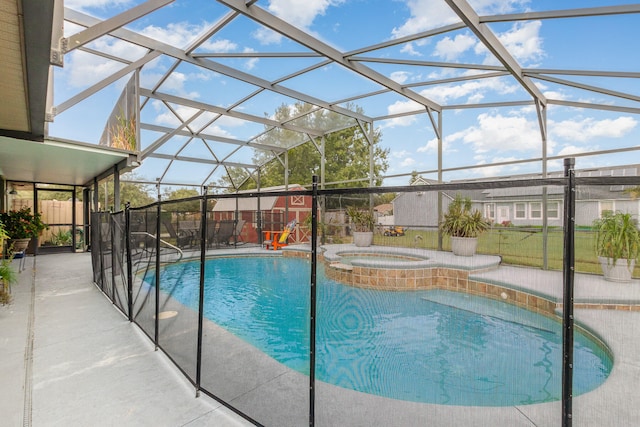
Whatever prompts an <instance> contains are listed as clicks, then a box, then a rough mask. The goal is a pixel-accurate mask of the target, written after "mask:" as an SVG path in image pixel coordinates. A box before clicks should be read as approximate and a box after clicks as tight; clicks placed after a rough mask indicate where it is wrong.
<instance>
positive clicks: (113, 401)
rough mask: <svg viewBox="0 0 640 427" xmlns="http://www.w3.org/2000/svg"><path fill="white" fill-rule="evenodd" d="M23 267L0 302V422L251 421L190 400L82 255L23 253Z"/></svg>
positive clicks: (183, 382) (188, 388)
mask: <svg viewBox="0 0 640 427" xmlns="http://www.w3.org/2000/svg"><path fill="white" fill-rule="evenodd" d="M14 264H15V265H16V268H17V260H16V261H14ZM26 267H27V268H26V270H25V271H23V272H22V273H20V281H19V283H18V284H16V285H14V286H13V289H12V296H13V302H12V304H10V305H8V306H4V307H2V306H0V360H2V363H1V364H0V378H1V379H2V381H0V395H1V396H2V398H1V399H0V425H2V426H9V427H11V426H31V425H33V426H147V425H149V426H151V425H152V426H190V427H191V426H205V425H206V426H223V427H226V426H249V425H252V424H251V423H249V422H247V421H245V420H244V419H242V418H240V417H239V416H238V415H236V414H235V413H233V412H232V411H230V410H228V409H227V408H225V407H224V406H222V405H221V404H220V403H218V402H216V401H215V400H213V399H210V398H208V397H207V396H205V395H201V396H200V397H199V398H195V389H194V387H193V385H192V384H191V383H189V382H188V380H187V379H186V378H185V377H184V376H183V375H182V374H181V373H180V372H179V371H178V370H177V369H176V368H175V367H174V365H173V364H172V363H171V362H170V361H169V360H168V359H167V357H166V356H165V355H164V354H163V353H162V352H161V351H154V346H153V344H152V343H151V342H150V340H149V339H148V338H147V337H146V336H145V335H144V334H142V333H141V332H140V330H139V328H138V327H137V326H135V325H133V324H130V323H129V322H128V321H127V320H126V319H125V318H124V317H123V316H122V315H121V314H120V313H119V312H118V311H117V310H116V309H114V307H112V305H111V304H110V303H109V301H108V300H107V299H106V298H105V297H104V295H102V293H101V292H100V291H99V290H98V289H97V288H96V287H95V286H94V285H93V284H92V277H91V259H90V254H84V253H83V254H59V255H45V256H38V257H35V258H33V257H29V258H28V259H27V260H26Z"/></svg>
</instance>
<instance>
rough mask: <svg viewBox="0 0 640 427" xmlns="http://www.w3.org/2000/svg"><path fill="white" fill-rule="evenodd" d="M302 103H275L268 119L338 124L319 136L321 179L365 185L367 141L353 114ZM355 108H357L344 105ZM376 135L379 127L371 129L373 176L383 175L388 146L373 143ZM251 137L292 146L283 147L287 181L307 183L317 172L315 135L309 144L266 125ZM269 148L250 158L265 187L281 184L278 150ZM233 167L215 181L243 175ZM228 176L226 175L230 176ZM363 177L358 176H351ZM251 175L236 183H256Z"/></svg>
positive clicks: (320, 126) (313, 126)
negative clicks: (322, 150) (322, 146)
mask: <svg viewBox="0 0 640 427" xmlns="http://www.w3.org/2000/svg"><path fill="white" fill-rule="evenodd" d="M314 108H315V107H314V106H313V105H310V104H305V103H296V104H295V105H293V106H289V105H285V104H283V105H281V106H280V107H279V108H278V109H277V110H276V112H275V114H274V117H273V118H274V119H275V120H276V121H278V122H281V123H287V122H290V123H294V124H295V125H296V126H301V127H306V128H310V129H318V130H322V131H330V130H331V129H340V130H337V131H335V132H331V133H328V134H326V135H325V158H326V164H325V180H326V181H327V182H336V181H352V182H348V183H342V184H337V185H336V186H337V187H354V186H356V187H367V186H369V180H368V176H369V143H368V141H367V139H366V137H365V135H363V133H362V130H361V128H360V126H358V125H357V123H356V122H355V120H354V119H351V118H349V117H347V116H344V115H341V114H337V113H334V112H331V111H327V110H323V109H319V110H314ZM347 108H350V109H352V110H354V111H356V112H358V113H362V108H360V107H357V106H353V105H349V106H347ZM369 126H370V124H368V123H366V124H364V126H363V127H364V131H365V132H367V133H368V132H369ZM381 138H382V134H381V132H380V130H375V131H374V133H373V173H374V175H375V176H378V175H381V174H383V173H384V172H385V171H386V170H387V168H388V166H389V165H388V162H387V156H388V154H389V150H388V149H383V148H381V147H380V146H379V145H378V143H379V142H380V140H381ZM255 142H257V143H261V144H267V145H271V146H277V147H285V148H289V147H293V148H291V149H290V150H289V154H288V157H289V158H288V166H289V183H291V184H294V183H295V184H302V185H307V184H310V183H311V180H312V176H313V175H314V174H315V175H320V167H321V158H322V156H321V154H320V152H319V151H318V148H317V147H316V144H317V145H318V146H320V144H321V138H317V139H316V140H315V144H314V143H312V142H310V141H308V140H307V137H306V135H303V134H301V133H300V132H296V131H292V130H289V129H283V128H273V129H266V132H265V133H264V134H263V135H262V136H261V137H260V138H259V139H257V140H256V141H255ZM272 156H273V153H272V152H271V151H256V153H255V155H254V158H253V162H254V163H255V164H256V165H261V166H262V168H261V174H260V186H261V187H270V186H275V185H282V184H284V154H281V155H280V158H279V159H272ZM237 169H239V168H229V169H228V170H229V176H227V177H225V178H224V179H223V180H222V182H220V184H221V185H225V186H230V185H231V179H233V180H234V181H235V180H236V179H238V178H239V177H241V176H246V171H244V170H243V169H239V170H237ZM229 177H232V178H231V179H230V178H229ZM362 178H367V179H365V180H363V181H355V180H358V179H362ZM374 184H375V185H381V184H382V182H381V180H376V181H375V182H374ZM256 187H257V182H256V181H255V176H254V179H250V180H246V181H245V183H244V185H243V186H242V188H244V189H247V188H256Z"/></svg>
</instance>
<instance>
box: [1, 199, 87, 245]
mask: <svg viewBox="0 0 640 427" xmlns="http://www.w3.org/2000/svg"><path fill="white" fill-rule="evenodd" d="M24 207H28V208H30V209H31V212H34V209H33V200H30V199H14V200H13V203H12V204H11V210H20V209H22V208H24ZM72 207H73V202H72V201H71V200H38V212H40V214H41V215H42V221H43V222H44V223H45V224H49V229H48V230H45V231H44V232H43V233H42V236H41V237H40V242H41V243H42V242H48V241H50V240H52V238H53V236H54V235H55V234H56V233H59V232H60V231H71V224H72V218H73V214H72V212H73V210H72ZM52 224H64V225H62V226H55V225H52ZM83 225H84V218H83V217H82V202H76V227H82V226H83Z"/></svg>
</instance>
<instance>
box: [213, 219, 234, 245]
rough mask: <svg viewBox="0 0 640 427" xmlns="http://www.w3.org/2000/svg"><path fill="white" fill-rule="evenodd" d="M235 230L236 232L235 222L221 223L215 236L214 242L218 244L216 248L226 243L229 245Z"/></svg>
mask: <svg viewBox="0 0 640 427" xmlns="http://www.w3.org/2000/svg"><path fill="white" fill-rule="evenodd" d="M234 230H235V221H234V220H232V219H229V220H222V221H220V225H219V226H218V230H217V231H216V233H215V235H214V236H213V242H214V243H215V244H216V247H217V248H219V247H220V244H222V243H224V244H225V245H228V244H229V239H230V238H231V237H232V236H233V233H234Z"/></svg>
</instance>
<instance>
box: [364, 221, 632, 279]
mask: <svg viewBox="0 0 640 427" xmlns="http://www.w3.org/2000/svg"><path fill="white" fill-rule="evenodd" d="M416 236H420V238H418V237H416ZM563 236H564V234H563V233H562V232H561V231H559V230H553V231H549V232H548V239H547V254H548V255H547V265H548V268H549V269H552V270H561V269H562V246H563V238H564V237H563ZM374 243H375V244H377V245H386V246H404V247H410V248H414V247H418V248H425V249H437V248H438V233H437V231H421V230H407V232H406V234H405V235H404V236H397V237H385V236H382V235H376V236H375V240H374ZM443 248H444V250H450V246H449V238H448V237H444V240H443ZM575 251H576V254H575V264H576V272H582V273H596V274H602V270H601V269H600V264H599V263H598V258H597V257H596V255H595V253H594V249H593V233H591V232H589V231H584V230H579V231H576V233H575ZM478 253H482V254H488V255H500V256H501V257H502V261H503V263H505V264H512V265H522V266H530V267H539V268H542V267H543V235H542V230H540V229H536V230H522V229H518V228H515V227H514V228H494V229H491V230H490V231H489V232H487V233H484V234H482V235H481V236H480V238H479V240H478ZM633 276H634V277H640V270H639V268H638V267H636V269H635V270H634V274H633Z"/></svg>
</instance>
